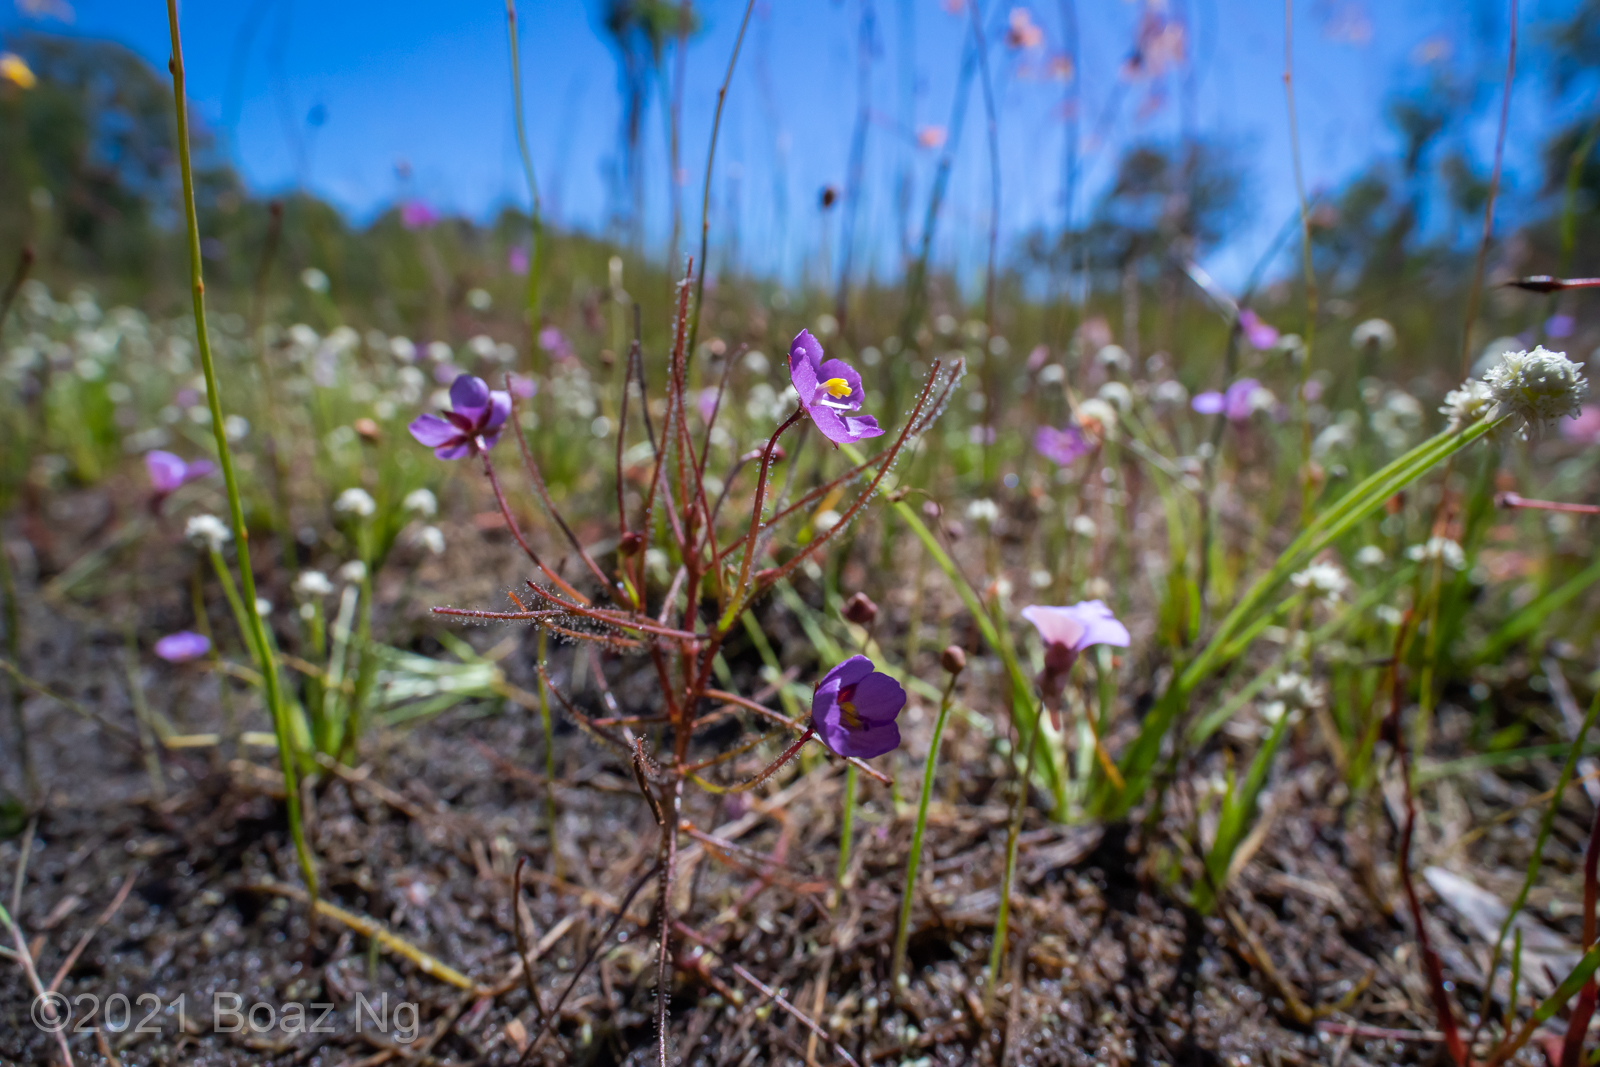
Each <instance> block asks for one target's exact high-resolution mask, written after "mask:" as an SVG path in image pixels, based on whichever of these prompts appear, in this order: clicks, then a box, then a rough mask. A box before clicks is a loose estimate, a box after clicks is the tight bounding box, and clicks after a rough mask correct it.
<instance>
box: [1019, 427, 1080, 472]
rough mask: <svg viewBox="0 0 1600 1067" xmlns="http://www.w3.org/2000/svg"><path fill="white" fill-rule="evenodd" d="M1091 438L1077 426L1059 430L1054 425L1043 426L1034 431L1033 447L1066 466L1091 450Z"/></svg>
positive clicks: (1054, 461)
mask: <svg viewBox="0 0 1600 1067" xmlns="http://www.w3.org/2000/svg"><path fill="white" fill-rule="evenodd" d="M1090 447H1091V446H1090V444H1089V439H1088V438H1087V437H1085V436H1084V434H1083V431H1082V430H1080V429H1078V428H1077V427H1076V426H1068V427H1067V428H1066V429H1065V430H1058V429H1056V428H1055V427H1054V426H1041V427H1039V429H1038V430H1036V431H1035V432H1034V435H1033V448H1034V451H1036V452H1038V453H1039V455H1041V456H1043V457H1044V458H1045V459H1048V460H1049V461H1050V462H1052V463H1055V464H1057V465H1059V466H1062V467H1065V466H1067V465H1068V464H1069V463H1072V462H1073V461H1075V460H1076V459H1077V458H1078V457H1079V456H1083V455H1087V454H1088V453H1089V451H1090Z"/></svg>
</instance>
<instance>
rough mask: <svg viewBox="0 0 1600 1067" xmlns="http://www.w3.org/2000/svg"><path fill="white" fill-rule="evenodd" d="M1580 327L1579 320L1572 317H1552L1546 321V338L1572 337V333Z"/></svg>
mask: <svg viewBox="0 0 1600 1067" xmlns="http://www.w3.org/2000/svg"><path fill="white" fill-rule="evenodd" d="M1577 325H1578V320H1577V319H1574V318H1573V317H1572V316H1571V315H1564V314H1563V315H1551V316H1550V317H1549V318H1548V319H1546V320H1545V324H1544V332H1545V336H1546V337H1558V338H1559V337H1571V336H1572V331H1573V329H1574V328H1576V327H1577Z"/></svg>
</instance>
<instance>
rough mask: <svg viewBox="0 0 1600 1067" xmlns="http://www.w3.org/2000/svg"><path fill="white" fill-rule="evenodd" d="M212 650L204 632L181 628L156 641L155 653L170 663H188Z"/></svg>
mask: <svg viewBox="0 0 1600 1067" xmlns="http://www.w3.org/2000/svg"><path fill="white" fill-rule="evenodd" d="M210 651H211V642H210V640H208V639H207V638H206V636H205V635H204V634H197V633H195V632H193V631H192V630H179V631H178V632H177V633H175V634H168V635H167V636H165V637H163V638H162V639H161V640H159V641H157V642H156V647H155V653H156V655H158V656H160V657H161V658H162V659H164V660H166V661H167V662H168V663H188V662H189V661H190V660H192V659H199V658H200V657H201V656H203V655H205V654H206V653H207V652H210Z"/></svg>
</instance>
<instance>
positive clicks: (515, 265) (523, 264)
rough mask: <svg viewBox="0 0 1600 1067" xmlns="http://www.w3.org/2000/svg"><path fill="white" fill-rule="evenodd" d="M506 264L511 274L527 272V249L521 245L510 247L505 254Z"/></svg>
mask: <svg viewBox="0 0 1600 1067" xmlns="http://www.w3.org/2000/svg"><path fill="white" fill-rule="evenodd" d="M506 266H507V267H509V268H510V270H511V273H512V274H526V273H528V250H527V249H526V248H523V247H522V246H521V245H517V246H516V247H514V248H512V249H511V251H510V252H509V253H508V254H507V255H506Z"/></svg>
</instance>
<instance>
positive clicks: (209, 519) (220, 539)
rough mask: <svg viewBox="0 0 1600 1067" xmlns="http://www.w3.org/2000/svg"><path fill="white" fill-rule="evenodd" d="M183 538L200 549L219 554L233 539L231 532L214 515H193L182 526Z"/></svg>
mask: <svg viewBox="0 0 1600 1067" xmlns="http://www.w3.org/2000/svg"><path fill="white" fill-rule="evenodd" d="M183 536H185V537H187V538H188V539H189V540H190V541H191V542H193V543H194V544H196V545H198V546H200V547H201V548H204V549H207V550H209V551H212V552H220V551H221V550H222V546H223V545H225V544H227V543H228V542H229V541H231V540H232V539H233V531H232V530H230V529H228V526H227V524H226V523H224V522H223V521H222V520H221V519H219V518H217V517H216V516H215V515H195V516H192V517H191V518H190V519H189V521H188V523H187V524H186V525H185V526H184V528H183Z"/></svg>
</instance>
